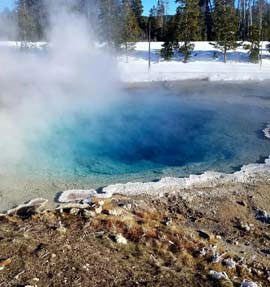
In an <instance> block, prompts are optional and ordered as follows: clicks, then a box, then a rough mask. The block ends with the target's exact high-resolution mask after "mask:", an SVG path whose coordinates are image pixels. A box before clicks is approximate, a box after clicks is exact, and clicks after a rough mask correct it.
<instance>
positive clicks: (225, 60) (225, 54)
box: [224, 47, 227, 64]
mask: <svg viewBox="0 0 270 287" xmlns="http://www.w3.org/2000/svg"><path fill="white" fill-rule="evenodd" d="M224 63H225V64H226V63H227V48H226V47H225V48H224Z"/></svg>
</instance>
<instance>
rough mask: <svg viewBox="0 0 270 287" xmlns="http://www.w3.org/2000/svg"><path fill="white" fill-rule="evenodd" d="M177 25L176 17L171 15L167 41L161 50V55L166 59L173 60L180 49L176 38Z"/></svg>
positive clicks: (166, 35) (166, 36)
mask: <svg viewBox="0 0 270 287" xmlns="http://www.w3.org/2000/svg"><path fill="white" fill-rule="evenodd" d="M175 27H176V23H175V17H171V18H170V20H169V21H168V24H167V31H166V34H165V41H164V44H163V45H162V49H161V50H160V56H161V58H162V59H164V60H165V61H169V60H171V59H172V57H173V56H174V55H175V53H176V52H177V51H178V50H179V43H178V41H177V40H176V39H177V33H176V29H175Z"/></svg>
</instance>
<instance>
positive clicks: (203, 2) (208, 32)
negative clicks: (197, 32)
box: [199, 0, 213, 41]
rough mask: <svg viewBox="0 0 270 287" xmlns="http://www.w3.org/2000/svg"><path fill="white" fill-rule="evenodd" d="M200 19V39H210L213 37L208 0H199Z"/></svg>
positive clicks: (209, 2)
mask: <svg viewBox="0 0 270 287" xmlns="http://www.w3.org/2000/svg"><path fill="white" fill-rule="evenodd" d="M199 6H200V10H201V11H200V20H201V37H202V40H208V41H211V40H212V38H213V31H212V30H213V19H212V10H211V1H210V0H200V1H199Z"/></svg>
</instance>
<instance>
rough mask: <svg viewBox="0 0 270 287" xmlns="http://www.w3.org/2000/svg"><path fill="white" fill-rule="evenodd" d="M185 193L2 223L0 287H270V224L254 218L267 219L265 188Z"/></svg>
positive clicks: (116, 200) (269, 190) (269, 195)
mask: <svg viewBox="0 0 270 287" xmlns="http://www.w3.org/2000/svg"><path fill="white" fill-rule="evenodd" d="M186 192H187V193H190V195H192V196H190V198H188V197H187V199H183V197H181V196H180V195H179V194H178V193H175V194H173V193H169V194H167V195H166V196H165V197H162V198H150V197H147V196H144V195H141V196H139V197H125V196H120V195H118V196H114V197H113V198H111V199H106V200H99V199H96V200H95V201H94V204H93V205H92V206H91V207H89V209H86V210H82V209H69V208H67V209H63V210H61V209H60V210H47V211H44V212H41V213H36V214H34V215H31V216H30V215H29V216H25V217H23V218H22V216H18V215H13V216H3V217H1V218H0V286H1V287H2V286H4V287H9V286H37V287H41V286H42V287H45V286H46V287H47V286H48V287H62V286H68V287H71V286H72V287H75V286H78V287H79V286H82V287H94V286H155V287H158V286H166V287H169V286H177V287H179V286H181V287H214V286H217V287H218V286H220V287H221V286H223V287H225V286H230V287H231V286H238V287H239V286H240V285H241V283H242V282H243V280H245V279H246V280H251V281H253V282H256V283H257V284H258V286H260V285H259V284H261V286H264V287H267V286H270V224H268V223H265V222H262V221H259V220H258V219H256V212H257V210H258V209H260V210H266V211H270V210H269V208H270V186H268V185H264V184H260V185H256V186H250V185H246V186H245V185H230V186H219V187H216V188H213V189H203V190H196V191H195V190H187V191H186ZM95 211H96V212H95ZM120 234H121V235H122V236H123V237H124V238H126V240H127V244H124V243H121V242H119V241H118V236H119V235H120ZM214 246H215V247H214ZM217 254H219V255H221V254H223V256H222V260H220V261H219V262H217V263H215V260H214V257H215V255H217ZM228 258H231V259H233V260H234V262H236V267H235V268H228V266H226V264H225V262H226V260H225V259H228ZM224 260H225V261H224ZM210 270H215V271H224V272H226V274H227V275H228V278H229V279H222V280H214V279H213V278H211V276H209V271H210Z"/></svg>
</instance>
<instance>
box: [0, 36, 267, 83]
mask: <svg viewBox="0 0 270 287" xmlns="http://www.w3.org/2000/svg"><path fill="white" fill-rule="evenodd" d="M96 44H97V43H96ZM162 44H163V43H162V42H152V43H151V60H152V61H151V70H150V71H148V42H138V43H137V44H136V46H135V50H134V51H131V52H130V56H129V58H128V63H126V56H125V55H122V56H119V57H118V69H119V74H120V79H121V80H122V81H123V82H127V83H138V82H151V81H178V80H190V79H204V80H209V81H263V80H269V79H270V53H269V52H268V51H267V50H266V45H267V42H264V43H263V61H262V65H260V64H252V63H249V59H248V53H247V51H246V50H245V49H244V48H243V45H242V46H241V47H239V48H238V49H237V50H235V51H229V53H228V61H227V63H226V64H224V63H223V55H222V54H221V53H218V51H217V49H215V48H214V47H213V45H211V44H210V43H208V42H194V45H195V48H194V51H193V53H192V57H191V59H190V61H189V62H188V63H186V64H184V63H183V62H182V61H181V59H180V58H179V57H175V58H173V59H172V60H171V61H163V60H162V59H161V58H160V49H161V48H162ZM20 46H21V43H20V42H15V41H0V49H3V48H13V49H14V48H19V47H20ZM27 46H28V47H30V48H35V49H38V50H41V49H43V48H44V47H47V46H48V45H47V43H46V42H37V43H27ZM102 46H103V45H100V47H101V48H102ZM63 48H64V47H63Z"/></svg>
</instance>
